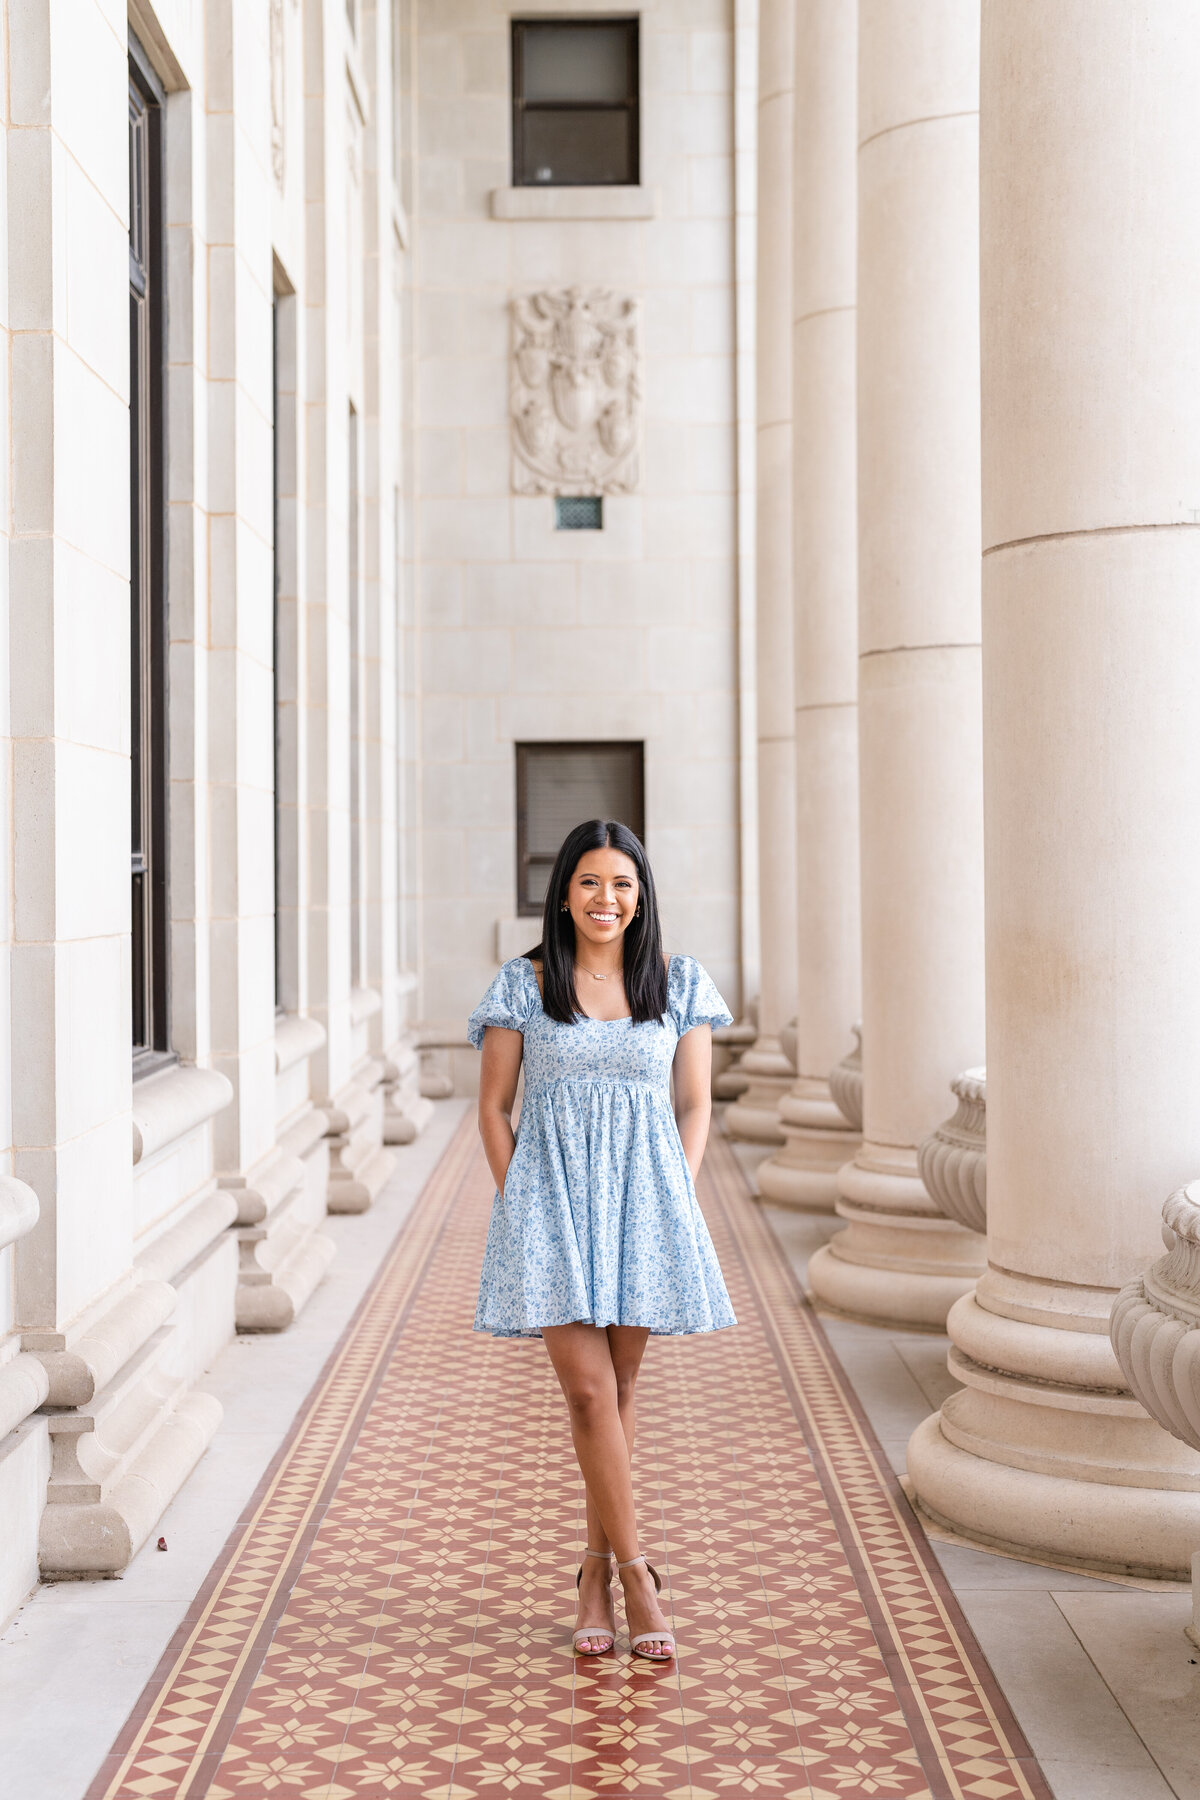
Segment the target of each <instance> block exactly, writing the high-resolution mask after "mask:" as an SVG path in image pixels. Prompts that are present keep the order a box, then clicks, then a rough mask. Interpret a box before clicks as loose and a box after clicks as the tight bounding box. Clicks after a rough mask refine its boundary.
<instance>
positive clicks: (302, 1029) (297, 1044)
mask: <svg viewBox="0 0 1200 1800" xmlns="http://www.w3.org/2000/svg"><path fill="white" fill-rule="evenodd" d="M324 1042H325V1027H324V1026H323V1025H322V1023H321V1021H320V1020H319V1019H305V1018H302V1017H301V1016H300V1014H299V1013H284V1014H282V1015H281V1016H280V1017H279V1018H277V1019H276V1021H275V1073H276V1074H277V1075H282V1074H283V1072H284V1070H285V1069H294V1068H295V1066H296V1064H297V1063H298V1062H303V1060H304V1058H305V1057H306V1056H311V1055H312V1054H313V1052H314V1051H315V1050H319V1049H320V1048H321V1046H322V1044H323V1043H324Z"/></svg>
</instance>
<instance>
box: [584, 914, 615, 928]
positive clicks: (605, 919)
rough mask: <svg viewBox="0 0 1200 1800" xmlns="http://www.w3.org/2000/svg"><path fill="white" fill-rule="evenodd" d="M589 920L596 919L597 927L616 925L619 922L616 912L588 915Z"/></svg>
mask: <svg viewBox="0 0 1200 1800" xmlns="http://www.w3.org/2000/svg"><path fill="white" fill-rule="evenodd" d="M588 918H589V919H594V920H595V921H596V923H597V925H615V924H616V922H617V915H616V913H615V912H611V913H597V912H590V913H589V914H588Z"/></svg>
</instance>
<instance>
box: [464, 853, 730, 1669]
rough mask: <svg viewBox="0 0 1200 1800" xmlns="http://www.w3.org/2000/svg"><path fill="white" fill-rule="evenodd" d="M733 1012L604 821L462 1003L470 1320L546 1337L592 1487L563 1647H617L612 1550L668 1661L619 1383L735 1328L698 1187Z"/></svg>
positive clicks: (500, 1333) (597, 1651) (655, 1645)
mask: <svg viewBox="0 0 1200 1800" xmlns="http://www.w3.org/2000/svg"><path fill="white" fill-rule="evenodd" d="M730 1017H731V1015H730V1013H729V1012H728V1010H727V1008H726V1006H725V1004H724V1002H723V1001H722V999H721V996H720V995H719V994H718V993H717V990H716V988H715V987H714V986H713V984H712V982H711V981H710V980H709V978H708V976H707V975H706V974H705V972H704V970H703V969H702V968H701V967H700V965H699V963H697V962H695V961H693V959H692V958H691V957H690V956H671V957H665V956H664V955H663V951H662V939H661V932H660V928H659V921H658V906H657V903H656V901H655V896H654V880H653V877H652V875H651V873H650V865H649V863H648V861H647V859H646V852H645V850H644V849H643V847H642V844H641V843H640V841H639V840H638V838H636V837H635V836H634V834H633V832H632V831H630V830H628V828H627V827H626V826H624V825H619V824H616V823H615V822H613V821H612V820H610V819H590V820H589V821H588V822H587V823H586V824H584V825H577V826H576V828H575V830H574V831H572V832H571V833H570V835H569V836H568V838H567V840H566V842H565V843H564V844H563V847H562V849H561V850H560V851H559V853H558V858H557V861H556V862H555V865H554V872H553V874H552V875H551V877H550V885H549V887H548V889H547V892H546V902H545V910H544V913H543V918H542V941H541V943H540V944H539V945H538V946H537V948H536V949H535V950H532V951H530V953H529V955H528V956H519V957H516V958H514V960H513V961H512V962H509V963H505V965H504V967H503V968H502V969H501V971H500V973H499V975H497V977H496V979H495V981H494V982H493V983H492V985H491V987H490V988H489V989H488V992H487V994H486V995H485V997H484V999H483V1001H482V1002H481V1004H480V1005H479V1006H478V1007H477V1008H476V1010H475V1012H473V1013H472V1015H471V1020H470V1024H469V1028H468V1029H469V1032H470V1037H471V1042H472V1043H473V1044H475V1045H476V1046H477V1047H482V1049H483V1067H482V1070H481V1074H480V1087H479V1131H480V1136H481V1137H482V1139H483V1144H484V1149H485V1151H486V1153H487V1159H488V1163H489V1165H490V1167H491V1171H492V1174H493V1176H494V1177H495V1181H496V1197H495V1200H494V1201H493V1204H492V1216H491V1224H490V1227H489V1230H488V1239H487V1249H486V1250H485V1252H484V1259H483V1272H482V1275H481V1277H480V1283H479V1307H478V1311H477V1312H476V1315H475V1329H476V1330H477V1331H488V1332H491V1333H492V1334H493V1335H494V1336H497V1337H538V1336H540V1337H542V1339H543V1340H544V1342H545V1345H546V1349H547V1350H548V1352H549V1355H550V1361H551V1363H552V1364H553V1366H554V1372H555V1374H556V1375H557V1376H558V1380H559V1384H560V1386H561V1387H562V1390H563V1393H564V1395H565V1397H566V1401H567V1406H568V1409H569V1412H570V1419H571V1434H572V1438H573V1440H574V1444H575V1454H576V1456H577V1457H578V1459H579V1467H580V1471H581V1472H582V1475H583V1479H584V1482H585V1484H586V1487H587V1534H588V1541H587V1549H586V1551H585V1553H584V1560H583V1564H582V1567H581V1568H580V1571H579V1574H578V1575H577V1576H576V1578H575V1581H576V1586H577V1588H578V1589H579V1618H578V1624H577V1629H576V1631H575V1633H574V1636H573V1639H572V1642H573V1645H574V1649H575V1652H576V1654H577V1655H587V1656H591V1655H597V1656H598V1655H603V1654H604V1653H605V1652H607V1651H610V1650H612V1648H613V1646H614V1644H615V1643H616V1620H615V1615H614V1612H613V1604H612V1591H611V1573H612V1563H613V1560H614V1557H615V1559H616V1565H617V1573H618V1575H619V1577H620V1581H621V1587H622V1590H623V1594H624V1601H625V1615H626V1619H627V1621H628V1624H629V1631H630V1648H631V1649H632V1650H633V1652H634V1654H635V1655H638V1656H645V1657H649V1658H651V1659H653V1660H655V1661H666V1660H668V1659H669V1658H670V1657H672V1656H674V1654H675V1642H674V1639H673V1637H672V1635H671V1632H670V1630H669V1628H668V1626H667V1622H666V1620H665V1619H664V1617H663V1615H662V1611H661V1609H660V1608H659V1604H658V1599H657V1594H658V1591H659V1589H660V1586H661V1583H660V1582H659V1579H658V1576H657V1574H656V1573H655V1571H654V1569H653V1568H652V1567H651V1565H650V1564H649V1563H647V1561H646V1559H645V1557H644V1556H643V1555H642V1554H641V1552H640V1550H639V1549H638V1533H637V1522H636V1517H635V1511H634V1499H633V1485H632V1480H631V1476H630V1463H631V1459H632V1455H633V1437H634V1403H633V1393H634V1385H635V1383H636V1380H637V1374H638V1368H639V1366H640V1364H641V1360H642V1353H643V1351H644V1350H645V1348H646V1339H647V1338H648V1337H649V1336H650V1334H651V1332H653V1333H655V1334H656V1335H666V1334H674V1333H678V1332H693V1331H719V1330H720V1329H721V1328H722V1327H723V1326H726V1325H735V1324H736V1323H737V1321H736V1319H735V1318H734V1316H733V1309H732V1307H731V1306H730V1304H729V1296H728V1294H727V1293H726V1291H725V1283H724V1281H723V1280H722V1278H721V1271H720V1268H719V1267H718V1264H717V1259H716V1254H715V1252H714V1250H713V1246H712V1240H711V1239H710V1237H709V1235H708V1229H707V1227H706V1226H705V1223H704V1220H703V1218H702V1217H701V1214H700V1209H699V1207H698V1206H697V1204H696V1191H695V1187H694V1185H693V1182H694V1178H695V1175H696V1172H697V1170H698V1169H699V1167H700V1159H701V1157H702V1156H703V1154H704V1145H705V1141H706V1139H707V1137H708V1125H709V1115H710V1112H711V1102H710V1099H709V1070H710V1063H711V1059H712V1033H711V1027H712V1026H713V1025H714V1024H719V1025H727V1024H729V1023H730ZM522 1065H524V1075H525V1087H524V1096H523V1101H522V1106H521V1117H520V1127H519V1134H518V1135H517V1136H515V1137H514V1134H513V1127H512V1111H513V1104H514V1102H515V1100H516V1094H517V1082H518V1078H519V1076H520V1074H521V1070H522ZM672 1087H673V1088H674V1112H673V1113H672V1104H671V1089H672Z"/></svg>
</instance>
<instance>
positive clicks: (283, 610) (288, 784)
mask: <svg viewBox="0 0 1200 1800" xmlns="http://www.w3.org/2000/svg"><path fill="white" fill-rule="evenodd" d="M274 289H275V303H274V306H273V308H272V322H273V333H272V335H273V352H274V355H273V365H274V366H273V376H274V395H273V401H274V404H273V409H272V418H273V424H274V430H273V432H272V441H273V445H274V481H275V487H274V505H273V509H272V510H273V515H274V524H275V531H274V538H273V540H272V541H273V546H274V594H275V613H274V632H273V639H274V660H273V663H272V675H273V688H274V701H275V732H274V744H275V807H274V814H275V1006H276V1010H277V1011H280V1012H294V1011H295V1010H296V1009H297V1007H298V1006H299V1004H300V999H299V975H300V943H299V928H300V919H299V905H298V892H297V880H298V870H299V864H300V844H299V836H298V833H299V822H298V820H299V808H298V803H297V797H296V789H297V772H298V763H299V741H298V726H297V711H298V706H299V700H298V695H297V685H298V680H299V660H300V659H299V652H298V648H297V639H298V622H297V615H298V613H299V602H298V600H297V597H296V583H297V571H296V530H297V511H296V509H297V494H296V489H297V470H296V403H297V394H296V306H297V302H296V295H295V293H294V292H293V291H292V287H291V282H290V281H289V280H288V277H287V273H286V271H285V270H284V268H283V266H282V264H281V263H280V262H279V261H278V260H276V262H275V267H274Z"/></svg>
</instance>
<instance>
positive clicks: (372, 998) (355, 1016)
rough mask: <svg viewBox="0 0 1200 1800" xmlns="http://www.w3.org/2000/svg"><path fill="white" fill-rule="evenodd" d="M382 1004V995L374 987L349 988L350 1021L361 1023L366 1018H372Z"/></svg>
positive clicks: (355, 1023)
mask: <svg viewBox="0 0 1200 1800" xmlns="http://www.w3.org/2000/svg"><path fill="white" fill-rule="evenodd" d="M382 1006H383V996H382V995H381V994H380V993H379V992H378V990H377V989H375V988H369V987H360V988H351V989H350V1023H351V1025H361V1024H363V1022H364V1021H365V1020H367V1019H371V1018H374V1016H375V1014H376V1013H377V1012H378V1011H379V1010H380V1008H381V1007H382Z"/></svg>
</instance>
